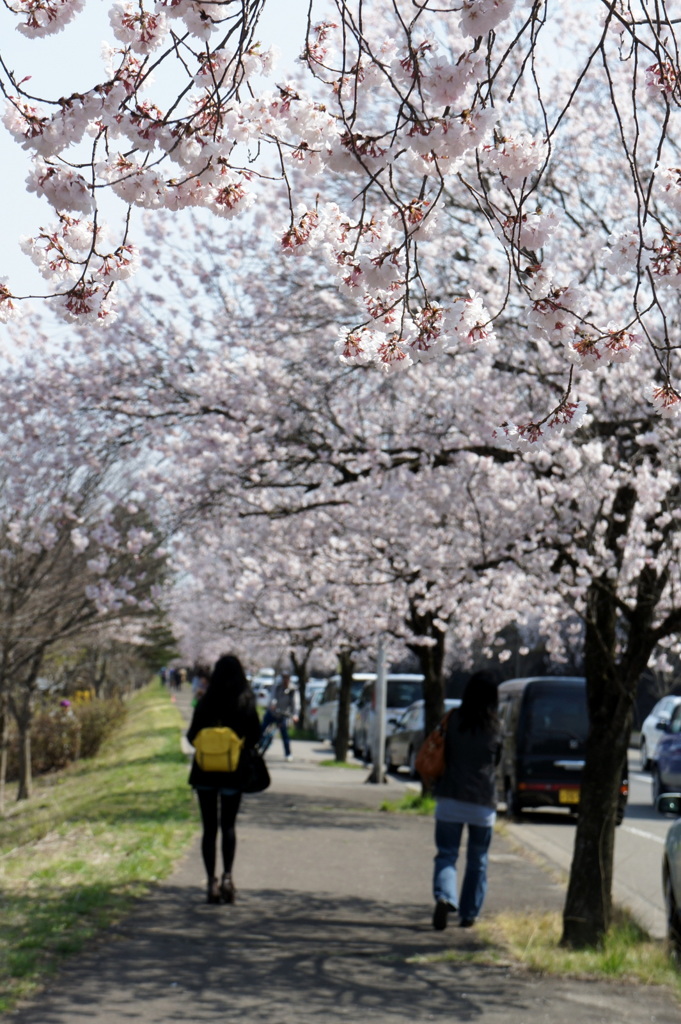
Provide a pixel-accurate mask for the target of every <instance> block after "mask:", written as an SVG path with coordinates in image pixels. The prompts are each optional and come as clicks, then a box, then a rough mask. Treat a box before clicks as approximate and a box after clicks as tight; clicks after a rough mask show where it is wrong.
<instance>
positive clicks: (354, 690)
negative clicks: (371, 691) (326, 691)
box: [350, 679, 364, 701]
mask: <svg viewBox="0 0 681 1024" xmlns="http://www.w3.org/2000/svg"><path fill="white" fill-rule="evenodd" d="M363 689H364V683H363V682H362V680H361V679H360V680H357V679H353V681H352V683H351V685H350V700H355V701H357V700H359V698H360V697H361V696H362V690H363Z"/></svg>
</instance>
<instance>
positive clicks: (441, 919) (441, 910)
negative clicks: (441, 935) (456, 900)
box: [433, 900, 456, 932]
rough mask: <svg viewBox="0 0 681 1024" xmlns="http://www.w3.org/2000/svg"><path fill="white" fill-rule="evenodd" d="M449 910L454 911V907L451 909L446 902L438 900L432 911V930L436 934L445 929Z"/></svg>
mask: <svg viewBox="0 0 681 1024" xmlns="http://www.w3.org/2000/svg"><path fill="white" fill-rule="evenodd" d="M450 910H453V911H455V910H456V907H453V906H452V905H451V903H448V901H447V900H438V901H437V903H436V904H435V910H434V911H433V928H434V929H435V931H437V932H443V931H444V930H445V928H446V927H447V915H448V914H449V912H450Z"/></svg>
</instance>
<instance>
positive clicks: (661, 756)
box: [651, 704, 681, 804]
mask: <svg viewBox="0 0 681 1024" xmlns="http://www.w3.org/2000/svg"><path fill="white" fill-rule="evenodd" d="M658 729H660V731H661V732H662V738H661V740H660V742H659V744H658V746H657V751H656V754H655V760H654V761H653V764H652V768H651V774H652V777H653V804H657V798H658V797H659V796H660V795H661V794H662V793H681V704H680V705H679V706H678V707H677V708H675V709H674V712H673V714H672V716H671V718H670V719H669V722H668V723H666V724H662V723H660V725H658Z"/></svg>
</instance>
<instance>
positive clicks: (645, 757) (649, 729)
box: [641, 694, 681, 771]
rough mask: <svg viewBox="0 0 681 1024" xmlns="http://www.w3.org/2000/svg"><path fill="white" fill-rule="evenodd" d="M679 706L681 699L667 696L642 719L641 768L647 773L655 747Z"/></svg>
mask: <svg viewBox="0 0 681 1024" xmlns="http://www.w3.org/2000/svg"><path fill="white" fill-rule="evenodd" d="M679 704H681V697H679V696H675V695H674V694H669V695H668V696H666V697H663V698H662V700H658V702H657V704H656V705H655V707H654V708H653V710H652V711H651V712H650V714H649V715H648V717H647V718H646V719H644V722H643V725H642V726H641V768H642V769H643V771H648V770H649V769H650V768H651V767H652V765H653V762H654V761H655V756H656V754H657V747H658V744H659V742H660V740H661V739H662V737H663V736H664V734H665V727H666V726H667V725H669V720H670V719H671V717H672V713H673V711H674V709H675V708H677V707H678V706H679Z"/></svg>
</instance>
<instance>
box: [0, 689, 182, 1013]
mask: <svg viewBox="0 0 681 1024" xmlns="http://www.w3.org/2000/svg"><path fill="white" fill-rule="evenodd" d="M180 726H181V722H180V717H179V713H178V711H177V709H176V708H175V707H173V705H172V704H171V703H170V701H169V697H168V694H167V691H165V690H164V689H163V688H162V687H161V686H160V685H156V684H153V685H152V686H150V687H148V688H147V689H145V690H144V691H142V692H140V693H138V694H136V695H135V696H134V697H133V698H132V699H131V700H130V701H129V703H128V715H127V718H126V721H125V723H124V724H123V726H122V727H121V729H120V730H119V731H117V732H116V733H115V734H114V735H113V736H112V737H111V738H110V739H109V740H108V741H107V743H106V744H105V745H104V747H103V748H102V751H101V753H100V754H99V755H98V756H97V757H95V758H93V759H92V760H89V761H80V762H77V763H76V764H74V765H72V766H71V767H70V768H68V769H66V770H65V771H63V772H60V773H59V774H57V775H52V776H48V777H45V778H42V779H38V780H37V781H36V787H35V794H34V796H33V798H32V799H31V800H30V801H24V802H21V803H16V804H13V805H11V806H10V808H9V810H8V814H7V817H6V818H4V819H0V891H1V893H2V928H1V929H0V1013H1V1012H5V1011H7V1010H8V1009H9V1008H10V1007H11V1006H12V1005H13V1004H14V1003H15V1002H16V1001H17V1000H18V999H19V998H22V997H25V996H27V995H30V994H31V993H32V992H34V991H36V989H37V988H38V987H40V985H41V984H42V983H43V982H44V981H45V980H46V978H47V977H49V976H50V974H52V973H53V972H54V970H55V969H56V967H57V966H58V964H59V961H60V960H61V959H63V958H64V957H65V956H69V955H73V954H74V953H77V952H78V951H79V950H80V949H82V948H83V946H84V945H85V944H86V943H87V941H88V939H90V938H91V937H92V936H93V935H94V934H95V932H97V931H98V930H99V929H101V928H104V927H106V926H107V925H109V924H111V923H112V922H114V921H116V920H118V919H119V918H120V917H121V916H123V915H124V914H125V912H126V911H127V910H128V909H129V908H130V905H131V903H132V900H133V899H134V898H135V897H138V896H140V895H141V894H142V893H144V892H145V891H147V890H148V889H149V887H150V885H152V884H153V883H154V882H157V881H159V880H160V879H162V878H164V877H165V876H167V875H168V874H169V873H170V871H171V870H172V868H173V866H174V864H175V862H176V860H177V858H178V856H179V855H180V854H181V853H182V851H183V850H184V849H185V847H186V845H187V843H188V841H189V839H190V838H191V837H192V836H193V835H194V834H195V831H196V820H195V813H194V810H193V808H192V804H191V791H190V789H189V787H188V786H187V761H186V758H185V756H184V755H183V754H182V753H181V751H180Z"/></svg>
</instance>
